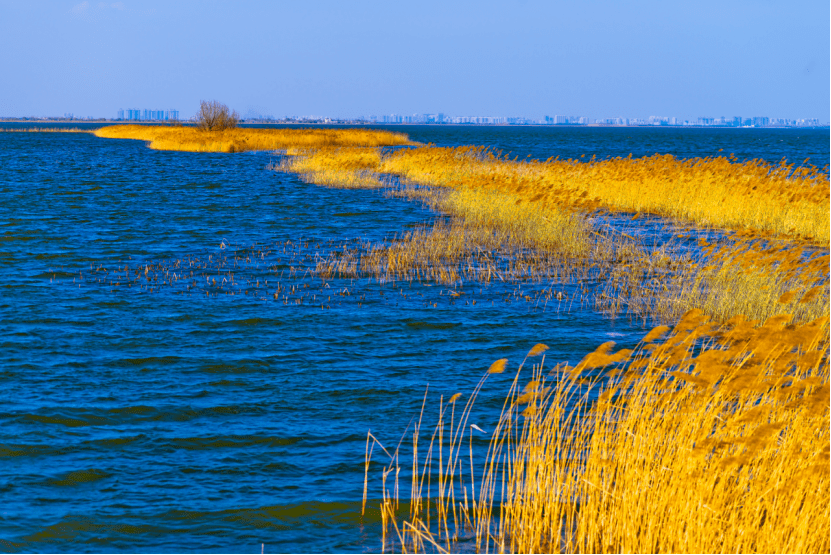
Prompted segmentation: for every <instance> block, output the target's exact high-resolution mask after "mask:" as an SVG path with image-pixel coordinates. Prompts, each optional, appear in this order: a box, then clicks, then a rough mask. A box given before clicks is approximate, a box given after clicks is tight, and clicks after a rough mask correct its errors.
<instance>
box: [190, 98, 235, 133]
mask: <svg viewBox="0 0 831 555" xmlns="http://www.w3.org/2000/svg"><path fill="white" fill-rule="evenodd" d="M238 122H239V114H238V113H237V112H236V111H231V110H230V109H229V108H228V106H226V105H225V104H222V103H221V102H217V101H216V100H203V101H201V102H200V103H199V111H198V112H196V126H197V127H198V128H199V129H202V130H203V131H222V130H223V129H233V128H234V127H236V126H237V123H238Z"/></svg>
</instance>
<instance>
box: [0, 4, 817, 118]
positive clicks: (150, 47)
mask: <svg viewBox="0 0 831 555" xmlns="http://www.w3.org/2000/svg"><path fill="white" fill-rule="evenodd" d="M0 20H2V21H3V31H2V33H0V48H1V49H2V52H3V55H2V57H0V76H2V77H0V78H1V79H2V87H0V116H45V115H62V114H64V113H68V112H70V113H74V114H75V115H76V116H105V117H115V115H116V110H118V109H119V108H148V109H169V108H174V109H179V110H180V112H181V114H182V115H183V116H185V117H187V116H189V115H191V114H193V112H195V110H196V107H197V106H198V104H199V100H200V99H217V100H220V101H222V102H225V103H227V104H228V105H229V106H231V107H232V108H235V109H236V110H237V111H239V112H240V113H241V114H243V115H245V114H246V113H248V112H249V111H251V113H253V112H257V113H260V114H271V115H275V116H285V115H297V116H304V115H325V116H341V117H348V116H358V115H365V116H369V115H382V114H392V113H398V114H413V113H435V112H444V113H447V114H452V115H481V116H488V115H491V116H513V115H518V116H526V117H533V118H538V117H542V116H543V115H555V114H561V115H575V116H581V115H582V116H588V117H617V116H621V117H648V116H650V115H657V116H664V115H666V116H677V117H680V118H684V119H689V118H696V117H698V116H736V115H739V116H744V117H750V116H754V115H764V116H770V117H785V118H802V117H812V118H814V117H816V118H820V119H821V120H822V121H823V122H827V121H828V120H829V65H830V63H829V2H828V0H818V1H811V2H800V1H796V0H791V1H789V2H784V1H778V2H769V1H765V0H755V1H730V0H722V1H718V2H710V1H697V2H680V1H679V2H675V1H667V0H664V1H661V2H637V1H633V2H625V3H624V2H612V1H609V2H594V1H588V0H582V1H579V2H574V1H571V2H558V1H554V0H549V1H544V2H537V1H532V0H528V1H521V0H520V1H513V2H507V1H506V2H488V1H475V2H453V1H450V0H445V1H438V2H433V1H421V2H391V1H387V2H360V1H358V2H346V1H342V2H325V1H313V0H305V1H303V2H246V1H235V2H175V3H169V2H147V1H131V0H121V1H117V2H113V1H107V2H97V1H94V0H88V1H85V2H81V1H79V0H70V1H67V2H61V1H53V2H23V1H8V2H7V1H2V0H0Z"/></svg>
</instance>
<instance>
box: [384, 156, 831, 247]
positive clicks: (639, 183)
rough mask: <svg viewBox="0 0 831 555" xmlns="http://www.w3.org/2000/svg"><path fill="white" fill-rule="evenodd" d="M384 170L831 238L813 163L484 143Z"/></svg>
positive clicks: (525, 196) (824, 184)
mask: <svg viewBox="0 0 831 555" xmlns="http://www.w3.org/2000/svg"><path fill="white" fill-rule="evenodd" d="M380 171H382V172H385V173H392V174H395V175H399V176H401V177H405V178H407V179H410V180H412V181H416V182H419V183H424V184H427V185H434V186H442V187H453V188H467V189H485V190H491V191H498V192H502V193H508V194H512V195H516V197H517V200H518V201H519V202H529V203H535V204H539V205H540V206H542V207H545V208H549V207H568V208H571V209H580V210H593V209H597V208H606V209H612V210H622V211H631V212H635V213H637V212H646V213H653V214H659V215H662V216H668V217H672V218H677V219H681V220H689V221H693V222H695V223H696V224H698V225H701V226H713V227H719V228H723V229H738V230H750V231H753V232H757V233H761V234H776V235H780V236H785V237H791V238H795V239H804V240H809V241H811V242H816V243H821V244H824V245H827V244H828V242H829V210H828V203H829V181H828V176H827V174H826V173H824V172H822V171H819V170H818V169H817V168H814V167H809V168H794V166H793V165H786V164H784V163H783V164H780V165H777V166H772V165H769V164H766V163H764V162H762V161H759V160H752V161H748V162H744V163H737V162H736V161H735V159H728V158H724V157H719V158H696V159H691V160H679V159H676V158H674V157H673V156H671V155H664V156H660V155H655V156H652V157H646V158H640V159H632V158H616V159H613V160H605V161H600V162H597V161H590V162H585V163H584V162H579V161H575V160H567V161H560V160H548V161H546V162H538V161H530V162H519V161H516V160H509V159H505V158H499V157H497V156H494V155H493V154H492V153H490V152H488V151H487V150H486V149H484V148H482V147H460V148H435V147H423V148H417V149H409V150H402V151H400V152H397V153H395V154H394V155H392V156H390V157H388V158H387V159H385V160H384V162H383V164H382V165H381V168H380Z"/></svg>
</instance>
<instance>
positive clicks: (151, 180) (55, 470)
mask: <svg viewBox="0 0 831 555" xmlns="http://www.w3.org/2000/svg"><path fill="white" fill-rule="evenodd" d="M13 126H14V125H12V124H5V125H4V127H13ZM16 126H17V127H26V125H24V124H18V125H16ZM49 126H54V125H53V124H50V125H49ZM392 128H393V129H394V130H398V131H403V132H405V133H408V134H409V135H410V137H411V138H413V139H415V140H417V141H421V142H424V143H428V142H432V143H435V144H437V145H439V146H445V145H450V146H452V145H460V144H476V145H488V146H491V147H493V148H495V149H500V150H502V151H503V152H505V153H508V152H510V153H512V155H516V156H519V157H520V159H522V158H524V157H526V156H528V155H530V156H531V157H532V158H539V159H546V158H548V157H551V156H559V157H561V158H575V157H579V156H580V155H583V154H585V155H586V157H587V158H589V157H591V156H592V155H596V156H597V157H598V158H605V157H609V156H626V155H628V154H630V153H631V154H633V155H634V156H635V157H638V156H642V155H649V154H654V153H656V152H657V153H662V154H663V153H671V154H675V155H677V156H681V157H690V156H715V155H719V154H728V153H735V154H736V156H738V157H739V158H741V159H745V158H763V159H766V160H769V161H773V162H776V161H778V160H780V159H781V158H782V157H785V158H787V159H789V160H792V161H796V162H801V161H802V160H803V159H805V158H810V159H811V161H812V162H813V163H815V164H817V165H820V166H823V165H826V164H828V158H829V149H828V144H829V132H828V130H792V129H786V130H775V129H724V130H716V129H712V130H711V129H629V128H623V129H608V128H586V129H582V128H545V127H464V126H458V127H455V126H448V127H441V126H412V127H407V126H394V127H392ZM720 149H723V150H722V151H720ZM273 158H274V156H273V155H271V154H269V153H241V154H198V153H184V152H160V151H154V150H150V149H148V148H146V146H145V145H144V144H143V143H142V142H139V141H118V140H106V139H99V138H97V137H95V136H92V135H89V134H70V133H61V134H57V133H55V134H53V133H0V353H2V358H1V359H0V498H2V503H0V550H6V551H28V552H31V551H40V552H44V551H51V552H55V551H58V552H61V551H64V552H65V551H71V552H89V551H91V552H119V551H150V552H168V551H172V552H191V551H199V552H211V551H214V552H259V551H260V550H261V546H262V544H265V551H266V552H296V551H306V552H307V551H312V552H331V551H348V552H362V551H378V550H380V548H381V540H380V537H379V532H380V530H379V522H378V518H377V512H371V513H369V514H368V515H367V516H365V517H362V516H361V513H360V508H361V498H362V493H363V474H364V449H365V445H366V443H365V442H366V433H367V431H368V430H372V432H373V434H375V435H376V436H377V437H378V438H379V439H380V440H381V441H382V442H385V443H386V444H391V445H394V444H395V443H396V442H397V441H398V438H399V436H400V434H401V433H402V432H403V431H404V430H405V429H406V427H407V425H408V424H409V423H410V421H411V419H412V417H413V416H414V415H417V414H418V412H419V409H420V407H421V403H422V399H423V395H424V392H425V388H426V387H427V386H428V384H429V391H430V398H429V400H428V409H429V410H432V411H433V412H436V411H437V406H438V396H439V395H445V397H447V396H449V395H452V394H453V393H456V392H462V393H464V394H466V393H467V392H469V391H470V390H471V389H472V387H473V385H475V383H476V382H477V381H478V380H479V378H480V377H481V376H482V374H483V372H485V370H486V369H487V368H488V366H489V365H490V363H491V362H493V361H494V360H496V359H498V358H503V357H505V358H508V359H509V360H510V363H509V369H510V368H511V367H512V368H516V365H517V364H518V363H519V362H520V361H521V360H522V358H523V357H524V355H525V353H526V352H527V351H528V349H529V348H530V347H531V346H533V345H534V344H535V343H538V342H542V343H546V344H547V345H549V347H550V350H549V352H548V353H547V360H550V361H571V363H572V364H573V363H574V362H576V361H577V360H579V359H580V358H581V357H582V356H583V355H584V354H585V353H586V352H588V351H590V350H592V349H594V348H595V347H596V346H597V345H598V344H600V343H602V342H604V341H608V340H614V341H616V342H617V343H618V345H619V346H620V347H630V346H632V345H634V344H635V343H636V342H637V340H638V339H640V337H642V335H643V334H644V327H643V325H642V322H640V321H633V320H630V319H629V318H620V317H619V318H617V319H610V318H608V317H606V316H604V315H602V314H600V313H599V312H597V311H596V310H594V309H593V304H592V303H590V302H584V303H581V302H580V300H579V298H578V299H577V300H576V301H572V302H571V303H570V304H569V306H555V305H554V304H553V303H548V304H545V303H542V302H541V301H540V298H539V297H538V293H539V290H540V289H541V288H543V287H552V286H553V287H556V286H557V284H551V283H542V284H534V283H502V282H492V283H490V284H457V288H458V289H459V290H461V291H463V292H464V293H465V294H464V295H463V296H461V297H453V296H449V295H448V289H449V287H448V286H446V285H441V284H436V283H418V282H414V283H409V282H404V283H397V284H391V283H384V284H381V283H378V282H376V281H373V280H369V279H354V280H349V279H331V280H327V281H323V280H321V279H319V278H315V277H314V276H313V275H312V272H311V270H313V269H314V267H315V264H316V261H317V260H319V259H320V257H324V256H326V255H328V254H330V253H331V252H332V251H333V250H339V249H342V247H343V246H344V245H347V246H350V245H357V244H377V243H381V242H382V241H384V240H385V239H389V238H390V237H393V236H395V235H401V234H402V233H403V232H405V231H407V230H409V229H412V228H414V227H418V226H419V225H422V224H425V223H429V222H431V221H433V220H434V218H436V217H437V215H436V214H434V213H431V212H430V211H429V210H427V209H425V208H424V207H422V206H421V205H420V204H419V203H416V202H409V201H406V200H402V199H396V198H388V197H386V196H384V194H382V192H379V191H370V190H337V189H328V188H325V187H319V186H315V185H311V184H307V183H304V182H303V181H301V180H300V179H298V178H297V177H296V176H294V175H291V174H284V173H278V172H274V171H269V170H267V169H266V165H267V164H268V163H269V162H270V161H271V160H272V159H273ZM641 221H642V222H645V223H644V224H643V225H648V222H649V220H648V219H642V220H638V221H636V222H635V223H632V224H630V225H640V223H639V222H641ZM569 292H570V294H572V295H574V294H575V290H574V289H573V287H572V289H571V290H569ZM231 293H233V294H231ZM275 293H276V294H277V296H276V297H275ZM526 296H527V297H528V298H529V299H530V300H527V299H526V298H525V297H526ZM474 300H475V301H477V302H476V304H473V301H474ZM512 377H513V373H512V372H506V373H505V374H503V375H498V376H495V377H494V378H493V379H491V381H490V382H489V384H488V386H487V387H486V389H485V391H484V396H483V399H482V401H481V402H480V403H479V405H478V408H477V409H476V411H474V414H473V421H474V422H476V423H477V424H479V425H480V426H481V427H482V428H485V429H489V428H488V426H489V424H490V423H492V422H493V419H494V417H495V415H496V414H498V411H499V408H500V407H501V404H500V403H501V399H502V395H504V392H505V390H506V388H507V386H508V385H509V383H510V381H511V379H512ZM431 407H432V408H431ZM430 414H432V413H430ZM483 441H484V440H483ZM478 447H479V448H480V449H483V448H484V447H483V444H482V443H480V444H479V446H478ZM376 457H377V455H376ZM376 478H379V477H378V476H377V475H376ZM375 482H378V480H374V481H373V483H371V485H370V492H369V495H370V499H371V502H370V504H372V503H376V504H377V501H373V500H377V498H378V497H379V496H380V489H379V487H378V483H375Z"/></svg>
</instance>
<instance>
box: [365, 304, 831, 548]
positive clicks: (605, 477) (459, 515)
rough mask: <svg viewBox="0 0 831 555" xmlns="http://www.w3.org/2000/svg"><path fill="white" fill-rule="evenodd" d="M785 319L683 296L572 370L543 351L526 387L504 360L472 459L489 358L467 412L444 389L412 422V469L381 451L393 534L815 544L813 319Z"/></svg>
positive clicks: (649, 543) (816, 338)
mask: <svg viewBox="0 0 831 555" xmlns="http://www.w3.org/2000/svg"><path fill="white" fill-rule="evenodd" d="M790 319H791V317H790V315H781V316H779V317H775V318H771V319H769V320H768V321H767V322H765V323H763V324H761V325H759V324H758V323H755V322H752V321H748V320H745V319H744V318H741V317H739V318H734V319H733V320H732V321H731V322H730V323H729V324H728V325H726V326H715V325H714V324H713V322H711V321H710V320H708V319H707V318H705V317H704V316H703V314H702V313H701V312H700V311H691V312H690V313H688V314H686V315H684V317H683V318H682V319H681V320H680V322H679V323H678V324H677V325H676V326H675V327H674V329H672V330H670V329H669V328H668V327H661V328H657V329H656V330H653V332H650V333H649V334H648V335H647V336H646V337H645V338H644V340H643V341H642V342H641V344H640V345H639V346H638V348H637V349H636V350H635V352H632V351H630V350H622V351H618V352H613V350H614V344H612V343H608V344H604V345H601V346H600V347H599V348H598V349H597V350H596V351H595V352H593V353H590V354H588V355H587V356H586V357H585V358H584V359H583V360H582V361H580V363H578V364H577V365H575V366H574V367H568V366H565V365H557V366H555V367H554V368H553V369H552V370H551V371H550V372H547V373H546V372H545V371H544V369H543V363H540V364H538V365H534V366H533V367H532V371H531V376H530V378H531V379H530V380H528V382H527V383H526V384H525V385H523V383H525V382H524V380H521V378H522V375H521V373H520V372H517V374H516V376H515V379H514V381H513V384H512V385H511V387H510V391H509V393H508V396H507V399H506V401H505V407H504V409H503V411H502V415H501V417H500V418H499V420H498V424H497V427H496V429H495V430H494V431H493V432H492V433H491V439H490V443H489V447H488V450H487V456H486V458H485V460H484V462H483V464H478V463H476V462H475V461H476V460H477V459H476V458H475V457H474V454H473V443H472V440H471V436H470V434H472V433H474V432H473V431H472V427H471V426H470V422H471V421H472V420H471V414H472V413H473V404H474V403H475V401H476V399H477V397H478V396H479V395H480V392H481V389H482V387H483V384H484V383H485V380H486V379H487V378H488V376H489V375H490V373H486V374H485V376H484V377H483V378H482V380H481V381H480V383H479V384H478V385H477V387H476V388H475V389H474V391H473V392H472V394H471V395H470V397H469V399H468V401H467V403H466V405H465V406H464V409H460V410H457V409H456V405H458V404H459V403H460V401H459V397H458V396H457V395H454V396H453V397H452V398H451V402H450V403H448V404H443V403H442V405H441V407H440V409H441V410H440V416H439V420H438V425H437V426H436V429H435V432H433V434H432V436H428V439H429V445H427V446H426V447H425V446H423V445H420V444H419V438H421V437H423V434H421V433H420V432H419V430H418V429H416V431H415V433H414V434H413V436H412V437H413V442H414V445H413V457H414V460H413V463H412V466H411V467H410V466H409V465H405V464H403V463H402V461H401V460H400V458H401V457H400V454H399V452H398V451H397V450H396V452H395V453H394V454H389V455H390V459H389V460H390V463H389V465H388V466H387V467H386V469H385V470H384V471H383V475H384V477H385V480H382V482H383V484H382V488H383V489H382V495H383V500H382V503H381V510H382V513H383V515H384V517H383V521H384V525H385V526H386V527H387V536H390V537H391V538H392V540H393V544H394V545H393V547H394V548H396V549H401V550H406V551H436V550H459V549H463V550H473V549H475V550H477V551H479V552H481V551H491V550H493V551H508V552H524V553H532V552H543V553H544V552H549V553H551V552H555V553H556V552H567V553H584V552H589V553H601V552H603V553H606V552H611V553H620V552H651V553H658V552H701V553H704V552H707V553H709V552H762V553H819V552H827V551H828V550H829V529H831V522H829V514H830V513H829V509H831V507H829V495H828V492H829V487H830V485H829V472H828V469H829V405H828V396H829V380H828V378H829V362H828V344H829V342H828V318H827V317H825V318H821V319H818V320H816V321H814V322H810V323H807V324H803V325H793V324H789V322H790ZM663 336H668V337H666V339H665V340H664V341H663V342H658V340H659V339H660V338H661V337H663ZM543 347H544V346H543ZM543 350H544V349H543V348H540V346H537V347H535V348H534V349H532V350H531V352H529V357H530V356H534V355H539V354H540V352H542V351H543ZM501 364H502V365H504V362H501ZM520 369H521V368H520ZM526 379H527V378H526ZM420 421H421V419H419V422H420ZM476 429H477V430H481V428H478V427H477V428H476ZM448 432H449V433H448ZM466 434H467V437H465V436H466ZM373 440H374V438H373ZM468 451H469V453H468ZM407 468H412V470H411V476H410V479H411V481H412V485H411V489H410V493H409V498H407V496H406V495H404V494H403V493H400V492H402V491H403V489H401V488H399V484H398V480H399V477H400V476H402V475H403V476H406V473H407V472H408V471H407V470H406V469H407ZM402 479H404V478H403V477H402ZM401 507H405V508H408V509H409V510H408V511H406V512H404V514H402V511H401V509H400V508H401Z"/></svg>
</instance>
